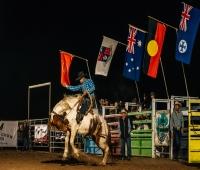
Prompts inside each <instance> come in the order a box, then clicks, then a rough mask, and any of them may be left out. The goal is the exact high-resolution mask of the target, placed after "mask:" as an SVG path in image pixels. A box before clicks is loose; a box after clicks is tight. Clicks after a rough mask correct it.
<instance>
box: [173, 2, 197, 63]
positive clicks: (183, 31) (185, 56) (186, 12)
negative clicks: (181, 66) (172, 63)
mask: <svg viewBox="0 0 200 170" xmlns="http://www.w3.org/2000/svg"><path fill="white" fill-rule="evenodd" d="M182 4H183V10H182V13H181V20H180V24H179V30H178V31H177V41H176V60H178V61H181V62H183V63H185V64H190V61H191V56H192V48H193V45H194V41H195V37H196V33H197V31H198V26H199V21H200V10H199V9H197V8H194V7H192V6H190V5H188V4H186V3H184V2H183V3H182Z"/></svg>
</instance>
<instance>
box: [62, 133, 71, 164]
mask: <svg viewBox="0 0 200 170" xmlns="http://www.w3.org/2000/svg"><path fill="white" fill-rule="evenodd" d="M69 137H70V132H69V131H67V133H66V137H65V149H64V153H63V158H62V159H63V160H66V158H67V157H68V155H69Z"/></svg>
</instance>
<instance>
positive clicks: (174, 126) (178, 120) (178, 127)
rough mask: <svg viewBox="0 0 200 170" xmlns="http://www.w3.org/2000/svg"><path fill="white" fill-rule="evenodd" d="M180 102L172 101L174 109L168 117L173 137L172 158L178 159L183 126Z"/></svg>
mask: <svg viewBox="0 0 200 170" xmlns="http://www.w3.org/2000/svg"><path fill="white" fill-rule="evenodd" d="M180 109H181V103H179V102H178V101H176V102H175V103H174V111H173V112H172V115H171V119H170V129H171V134H172V138H173V155H174V159H179V158H180V157H181V156H182V155H181V150H180V143H181V136H182V128H183V127H184V121H183V113H182V112H181V110H180Z"/></svg>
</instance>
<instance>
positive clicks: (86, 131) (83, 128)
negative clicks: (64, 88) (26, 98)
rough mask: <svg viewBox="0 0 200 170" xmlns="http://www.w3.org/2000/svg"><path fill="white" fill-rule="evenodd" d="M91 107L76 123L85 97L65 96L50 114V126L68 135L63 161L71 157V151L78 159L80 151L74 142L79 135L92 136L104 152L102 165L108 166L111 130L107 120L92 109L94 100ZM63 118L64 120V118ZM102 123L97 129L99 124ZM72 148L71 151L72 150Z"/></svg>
mask: <svg viewBox="0 0 200 170" xmlns="http://www.w3.org/2000/svg"><path fill="white" fill-rule="evenodd" d="M88 96H89V98H90V106H89V109H88V110H87V112H86V114H85V116H84V117H83V119H82V121H81V122H80V123H77V121H76V115H77V113H78V111H79V109H80V105H81V102H82V100H83V97H84V96H83V95H80V94H79V95H70V96H66V95H65V96H64V98H63V99H62V100H60V101H59V102H58V103H57V104H56V105H55V106H54V108H53V110H52V112H51V113H50V119H49V124H50V125H51V126H55V127H56V128H57V129H59V130H61V131H63V132H65V133H66V137H65V148H64V153H63V160H65V159H67V158H68V157H69V154H70V153H69V151H72V153H73V154H74V155H75V156H76V157H77V158H78V157H79V156H80V150H79V149H78V148H76V147H75V145H74V140H75V137H76V135H77V133H78V134H81V135H83V136H84V137H85V136H91V137H92V139H93V141H94V142H95V143H96V144H97V146H98V147H99V148H101V149H102V151H103V159H102V161H101V162H100V163H99V164H100V165H106V163H107V160H108V156H109V144H108V143H109V129H108V125H107V123H106V121H105V119H104V118H103V117H102V116H100V115H99V114H98V113H97V112H94V110H93V109H92V105H93V102H92V98H91V96H90V95H89V94H88ZM62 117H63V118H62ZM99 121H100V122H101V124H100V126H99V127H98V128H97V124H98V122H99ZM70 148H71V149H70Z"/></svg>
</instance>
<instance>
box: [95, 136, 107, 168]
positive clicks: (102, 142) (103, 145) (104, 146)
mask: <svg viewBox="0 0 200 170" xmlns="http://www.w3.org/2000/svg"><path fill="white" fill-rule="evenodd" d="M97 145H98V146H99V147H100V148H101V149H102V151H103V160H102V161H101V163H100V165H106V163H107V160H108V156H109V151H110V149H109V146H108V143H107V140H106V138H104V137H100V138H99V140H98V141H97Z"/></svg>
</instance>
